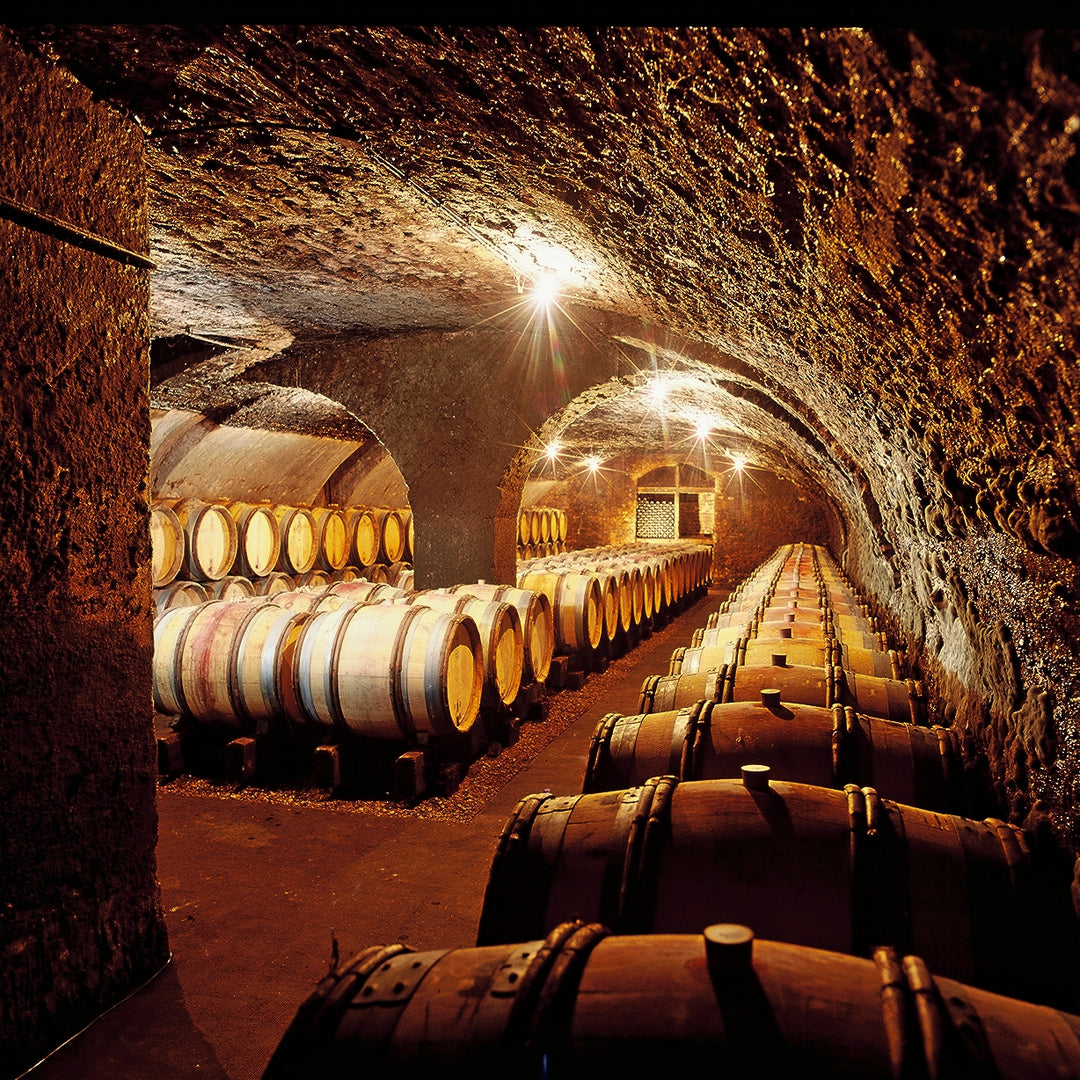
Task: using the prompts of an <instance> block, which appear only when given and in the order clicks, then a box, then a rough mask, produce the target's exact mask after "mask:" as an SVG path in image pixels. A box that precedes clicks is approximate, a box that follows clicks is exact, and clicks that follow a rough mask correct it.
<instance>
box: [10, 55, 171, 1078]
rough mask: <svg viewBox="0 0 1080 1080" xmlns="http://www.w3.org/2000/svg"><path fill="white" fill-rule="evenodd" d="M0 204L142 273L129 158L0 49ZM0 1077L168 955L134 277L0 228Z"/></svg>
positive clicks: (130, 137) (133, 142)
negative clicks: (56, 226)
mask: <svg viewBox="0 0 1080 1080" xmlns="http://www.w3.org/2000/svg"><path fill="white" fill-rule="evenodd" d="M0 196H3V197H4V198H5V199H14V200H18V201H19V202H21V203H25V204H29V205H32V206H33V207H35V208H37V209H39V210H42V211H44V212H45V213H48V214H51V215H53V216H55V217H58V218H61V219H63V220H65V221H68V222H71V223H73V224H75V225H77V226H78V227H79V228H81V229H85V230H89V231H92V232H94V233H97V234H100V235H103V236H106V237H108V238H109V239H111V240H113V241H115V242H116V243H118V244H120V245H123V246H124V247H126V248H130V249H135V250H137V251H142V252H145V251H146V248H147V220H146V207H145V202H144V178H143V166H142V160H141V153H140V140H139V138H138V137H137V136H136V135H135V134H133V132H132V130H131V129H130V128H129V126H128V125H126V124H124V123H121V122H119V121H118V119H117V118H115V117H114V116H113V115H112V114H110V113H108V112H106V111H105V110H104V109H102V108H101V107H100V106H97V105H95V104H94V103H93V102H92V100H91V98H90V95H89V93H88V92H86V91H85V90H84V89H83V88H81V87H79V86H77V85H76V84H75V83H74V82H73V80H71V79H70V78H69V77H66V76H59V75H56V74H55V73H47V72H44V71H43V69H42V68H41V67H40V66H39V65H38V64H36V63H30V62H27V61H26V59H25V58H24V57H23V56H22V54H21V53H19V52H18V51H17V50H15V49H13V48H11V47H10V46H9V45H8V43H7V42H5V41H3V40H0ZM0 249H2V250H3V251H4V271H3V273H2V274H0V415H2V422H0V461H2V462H3V468H2V469H0V520H3V522H4V527H3V529H2V530H0V565H2V566H3V567H4V573H3V584H2V585H0V746H2V747H3V768H2V769H0V808H2V809H0V881H2V882H3V884H2V887H0V895H2V896H3V901H2V903H0V1062H2V1065H0V1073H3V1074H4V1075H8V1074H9V1073H10V1074H14V1073H17V1072H19V1071H20V1070H21V1069H22V1068H24V1067H26V1066H28V1065H30V1064H32V1063H33V1062H34V1061H36V1060H37V1059H38V1058H39V1057H40V1056H41V1055H42V1054H43V1053H44V1052H47V1051H48V1050H50V1049H51V1048H52V1047H53V1046H54V1045H56V1044H57V1043H58V1042H59V1041H62V1039H63V1038H65V1037H66V1036H68V1035H70V1034H72V1033H73V1032H74V1031H75V1030H77V1029H78V1028H79V1027H80V1026H82V1025H83V1024H84V1023H86V1022H87V1021H88V1020H89V1019H91V1018H92V1017H93V1016H95V1015H97V1014H98V1013H99V1012H101V1011H103V1009H104V1008H105V1007H107V1006H108V1005H109V1004H111V1003H112V1002H114V1001H115V1000H117V999H118V998H119V997H120V996H122V995H123V994H124V993H125V992H126V991H128V990H129V989H130V988H131V987H132V986H133V985H134V984H136V983H137V982H139V981H140V980H142V979H144V978H145V977H146V976H147V975H148V974H150V973H151V972H152V971H153V970H155V969H156V968H157V967H158V966H160V964H161V963H162V962H163V961H164V959H165V957H166V955H167V944H166V939H165V931H164V923H163V921H162V917H161V912H160V907H159V898H158V892H157V885H156V878H155V859H154V845H155V840H156V828H157V817H156V811H155V806H154V794H155V781H156V761H155V754H154V745H153V740H152V735H151V726H150V719H151V702H150V683H151V668H150V660H151V648H152V634H151V619H150V606H149V598H150V583H149V532H148V508H147V503H146V479H147V469H148V462H147V448H148V445H149V431H150V420H149V409H148V400H147V362H148V361H147V356H148V337H147V323H146V309H147V302H148V277H149V274H148V272H147V271H146V270H139V269H135V268H133V267H128V266H124V265H121V264H120V263H118V262H115V261H113V260H112V259H109V258H105V257H103V256H101V255H99V254H94V253H91V252H88V251H84V250H81V249H79V248H78V247H75V246H72V245H71V244H68V243H64V242H61V241H60V240H57V239H54V238H53V237H51V236H46V235H42V234H41V233H40V232H38V231H35V230H34V229H30V228H26V227H24V226H22V225H17V224H14V223H11V222H9V221H6V220H0Z"/></svg>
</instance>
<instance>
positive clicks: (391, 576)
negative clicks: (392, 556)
mask: <svg viewBox="0 0 1080 1080" xmlns="http://www.w3.org/2000/svg"><path fill="white" fill-rule="evenodd" d="M407 574H412V563H407V562H405V561H404V560H403V561H401V562H396V563H391V565H390V566H388V567H387V568H386V582H387V584H388V585H394V586H396V587H397V588H399V589H401V588H404V586H403V585H402V581H403V580H404V579H405V576H406V575H407Z"/></svg>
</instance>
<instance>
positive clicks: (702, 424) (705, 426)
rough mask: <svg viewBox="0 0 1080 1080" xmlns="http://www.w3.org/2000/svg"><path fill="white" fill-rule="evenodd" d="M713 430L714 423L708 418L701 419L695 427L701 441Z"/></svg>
mask: <svg viewBox="0 0 1080 1080" xmlns="http://www.w3.org/2000/svg"><path fill="white" fill-rule="evenodd" d="M711 432H712V424H710V423H709V421H708V420H699V421H698V423H697V427H696V428H695V429H694V436H695V437H696V438H697V439H698V440H699V441H700V442H704V441H705V440H706V439H707V438H708V437H709V435H710V434H711Z"/></svg>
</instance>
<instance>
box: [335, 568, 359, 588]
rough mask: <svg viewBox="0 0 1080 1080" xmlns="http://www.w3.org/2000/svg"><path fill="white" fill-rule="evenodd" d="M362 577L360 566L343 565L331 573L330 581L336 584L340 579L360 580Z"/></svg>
mask: <svg viewBox="0 0 1080 1080" xmlns="http://www.w3.org/2000/svg"><path fill="white" fill-rule="evenodd" d="M360 577H361V574H360V568H359V567H358V566H343V567H342V568H341V569H340V570H335V571H334V572H333V573H332V574H331V575H330V582H331V584H336V583H337V582H339V581H359V580H360Z"/></svg>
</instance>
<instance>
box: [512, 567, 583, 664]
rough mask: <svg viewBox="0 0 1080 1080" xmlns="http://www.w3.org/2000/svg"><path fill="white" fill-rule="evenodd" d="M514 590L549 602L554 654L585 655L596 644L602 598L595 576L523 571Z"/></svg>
mask: <svg viewBox="0 0 1080 1080" xmlns="http://www.w3.org/2000/svg"><path fill="white" fill-rule="evenodd" d="M518 587H519V588H522V589H535V590H536V591H538V592H542V593H543V594H544V595H545V596H546V597H547V598H548V600H550V601H551V610H552V615H553V617H554V623H555V650H556V652H560V653H573V652H585V651H587V650H590V649H595V648H596V647H597V646H598V645H599V644H600V638H601V636H602V634H603V632H604V597H603V591H602V589H601V588H600V582H599V580H598V579H597V577H596V575H595V574H575V573H557V572H552V571H546V570H538V571H530V570H527V571H525V572H524V573H523V574H519V575H518Z"/></svg>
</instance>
